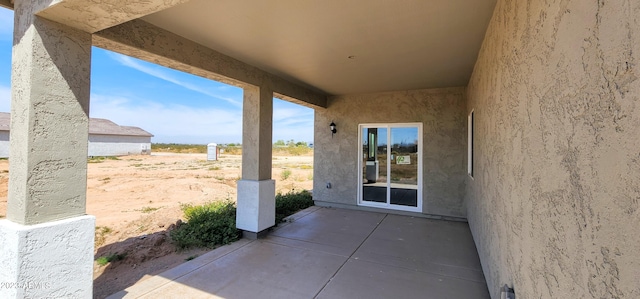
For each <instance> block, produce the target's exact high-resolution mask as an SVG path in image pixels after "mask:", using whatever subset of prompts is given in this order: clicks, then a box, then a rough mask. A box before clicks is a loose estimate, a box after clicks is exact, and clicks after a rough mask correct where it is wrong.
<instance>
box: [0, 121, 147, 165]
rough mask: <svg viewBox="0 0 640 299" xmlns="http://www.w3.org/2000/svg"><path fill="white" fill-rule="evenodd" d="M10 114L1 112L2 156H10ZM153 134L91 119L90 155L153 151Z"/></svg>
mask: <svg viewBox="0 0 640 299" xmlns="http://www.w3.org/2000/svg"><path fill="white" fill-rule="evenodd" d="M9 124H10V114H9V113H6V112H0V158H8V157H9ZM151 137H153V134H151V133H149V132H147V131H145V130H143V129H141V128H138V127H129V126H120V125H118V124H116V123H114V122H112V121H110V120H108V119H102V118H91V119H89V151H88V156H124V155H140V154H150V153H151Z"/></svg>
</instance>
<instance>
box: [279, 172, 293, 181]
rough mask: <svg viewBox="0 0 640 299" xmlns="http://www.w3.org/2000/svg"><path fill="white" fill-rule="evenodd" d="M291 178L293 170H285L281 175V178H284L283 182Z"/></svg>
mask: <svg viewBox="0 0 640 299" xmlns="http://www.w3.org/2000/svg"><path fill="white" fill-rule="evenodd" d="M290 176H291V170H289V169H285V170H283V171H282V173H280V177H282V180H283V181H284V180H286V179H288V178H289V177H290Z"/></svg>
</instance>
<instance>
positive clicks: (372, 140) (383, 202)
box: [358, 123, 422, 212]
mask: <svg viewBox="0 0 640 299" xmlns="http://www.w3.org/2000/svg"><path fill="white" fill-rule="evenodd" d="M359 132H360V138H359V139H360V147H359V154H360V156H359V157H360V159H359V169H360V174H359V184H358V185H359V190H358V203H359V204H360V205H365V206H374V207H383V208H390V209H397V210H405V211H417V212H421V211H422V192H421V190H422V184H421V183H420V182H421V181H422V154H421V153H422V124H420V123H416V124H371V125H360V130H359Z"/></svg>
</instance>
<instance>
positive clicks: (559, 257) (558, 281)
mask: <svg viewBox="0 0 640 299" xmlns="http://www.w3.org/2000/svg"><path fill="white" fill-rule="evenodd" d="M638 16H640V2H638V1H631V0H629V1H624V0H611V1H581V0H569V1H515V0H500V1H498V4H497V6H496V10H495V12H494V16H493V19H492V21H491V24H490V26H489V28H488V31H487V34H486V37H485V41H484V44H483V47H482V50H481V52H480V54H479V59H478V61H477V64H476V67H475V70H474V73H473V76H472V78H471V81H470V84H469V86H468V88H467V92H468V103H467V111H470V110H471V109H475V118H476V138H475V145H476V147H475V150H476V152H475V162H476V163H475V177H474V180H471V179H467V193H466V194H467V206H468V219H469V224H470V227H471V230H472V232H473V235H474V239H475V241H476V245H477V248H478V251H479V255H480V258H481V261H482V265H483V268H484V272H485V276H486V278H487V283H488V287H489V290H490V291H491V293H492V297H493V298H500V297H499V292H498V288H499V286H500V285H501V284H505V283H507V284H510V285H513V286H514V287H515V290H516V295H517V297H518V298H640V233H638V228H639V227H640V133H639V132H640V101H639V96H640V80H638V77H639V76H640V70H639V69H638V62H639V60H640V18H639V17H638Z"/></svg>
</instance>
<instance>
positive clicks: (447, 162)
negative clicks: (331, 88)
mask: <svg viewBox="0 0 640 299" xmlns="http://www.w3.org/2000/svg"><path fill="white" fill-rule="evenodd" d="M464 99H465V89H464V88H448V89H433V90H415V91H402V92H389V93H378V94H364V95H348V96H336V97H331V98H329V100H328V107H327V109H316V112H315V136H314V142H315V145H314V148H315V149H314V152H315V154H314V155H315V156H314V159H315V166H314V175H313V180H314V188H313V196H314V199H315V200H317V201H322V202H331V203H339V204H345V205H353V206H356V205H357V188H358V173H359V171H358V125H359V124H363V123H408V122H422V123H423V142H424V144H423V212H424V213H427V214H435V215H444V216H455V217H466V209H465V207H464V203H463V199H464V189H465V187H464V181H465V175H466V168H465V161H466V135H465V134H466V116H465V104H464V101H465V100H464ZM332 121H333V122H335V124H336V126H337V130H338V132H337V134H335V136H333V137H332V136H331V132H330V131H329V124H330V123H331V122H332ZM327 182H331V184H332V188H331V189H327V188H326V183H327Z"/></svg>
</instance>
